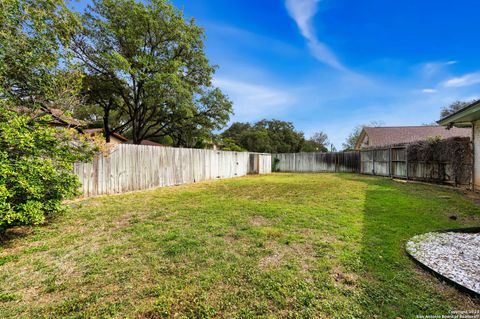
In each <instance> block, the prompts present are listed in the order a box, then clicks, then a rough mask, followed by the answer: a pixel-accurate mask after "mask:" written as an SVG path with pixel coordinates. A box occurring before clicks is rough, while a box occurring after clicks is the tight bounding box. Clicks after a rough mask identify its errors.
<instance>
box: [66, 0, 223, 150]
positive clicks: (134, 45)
mask: <svg viewBox="0 0 480 319" xmlns="http://www.w3.org/2000/svg"><path fill="white" fill-rule="evenodd" d="M83 25H84V28H83V30H82V31H81V32H79V33H78V34H76V35H75V37H74V39H73V43H74V46H73V50H74V51H75V53H76V55H77V57H78V59H79V60H80V61H81V62H82V66H83V68H84V70H85V72H86V73H87V74H88V76H90V77H101V78H102V79H103V80H104V81H106V82H108V83H109V84H110V87H111V89H112V90H110V91H109V92H110V98H113V99H115V100H117V101H118V100H119V99H120V100H121V103H116V107H115V109H116V110H117V111H118V112H119V113H120V117H122V116H123V117H124V118H125V119H126V122H128V123H129V125H128V131H129V133H130V135H131V136H132V139H133V141H134V142H135V143H140V142H141V141H142V140H144V139H149V138H154V139H155V138H157V139H158V138H167V137H168V138H171V139H173V143H174V145H182V146H193V145H196V144H197V142H198V141H199V140H201V139H202V138H203V136H205V135H209V134H210V133H211V131H212V130H213V129H217V128H221V127H223V126H224V125H225V123H226V122H227V121H228V119H229V116H230V114H231V113H232V105H231V102H230V101H229V100H228V98H227V97H226V96H225V95H223V93H222V92H221V91H220V90H218V89H215V88H213V87H212V83H211V82H212V76H213V73H214V71H215V67H214V66H212V65H210V64H209V61H208V59H207V58H206V56H205V53H204V44H203V41H204V38H205V36H204V33H203V29H202V28H200V27H198V26H196V25H195V23H194V21H193V20H190V21H185V20H184V17H183V13H182V12H181V11H180V10H178V9H176V8H174V7H173V6H172V5H171V4H170V3H169V2H168V1H166V0H150V1H146V2H137V1H131V0H97V1H94V4H93V6H91V7H90V8H89V10H88V11H87V13H86V14H85V15H84V16H83ZM88 97H89V98H90V97H91V95H88ZM104 100H105V99H104V97H102V98H101V99H97V100H96V102H97V103H98V104H101V103H103V102H102V101H104ZM103 112H104V114H103V115H104V116H105V115H106V114H108V110H107V109H106V108H105V107H103Z"/></svg>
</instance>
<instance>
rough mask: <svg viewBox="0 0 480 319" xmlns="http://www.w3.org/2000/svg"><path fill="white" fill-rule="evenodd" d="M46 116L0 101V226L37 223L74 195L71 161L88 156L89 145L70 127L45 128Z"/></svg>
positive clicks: (3, 227)
mask: <svg viewBox="0 0 480 319" xmlns="http://www.w3.org/2000/svg"><path fill="white" fill-rule="evenodd" d="M49 120H50V118H49V117H48V116H45V117H42V118H40V119H36V120H32V118H31V117H29V116H25V115H19V114H17V113H16V112H13V111H10V110H8V108H7V107H6V105H5V104H1V105H0V230H1V229H5V228H7V227H9V226H13V225H28V224H33V225H35V224H40V223H42V222H44V221H45V217H46V216H47V215H49V214H53V213H57V212H59V211H62V210H63V209H64V208H63V207H62V201H63V200H64V199H66V198H70V197H72V196H74V195H76V194H77V190H78V187H79V182H78V180H77V178H76V176H75V175H74V174H73V173H72V172H73V164H74V163H75V162H76V161H78V160H88V159H89V157H90V156H91V155H92V154H93V149H92V147H90V146H89V145H88V143H86V141H85V140H83V141H82V139H81V138H78V139H77V138H76V137H75V136H76V133H75V132H74V130H68V129H60V128H52V127H49V126H48V121H49Z"/></svg>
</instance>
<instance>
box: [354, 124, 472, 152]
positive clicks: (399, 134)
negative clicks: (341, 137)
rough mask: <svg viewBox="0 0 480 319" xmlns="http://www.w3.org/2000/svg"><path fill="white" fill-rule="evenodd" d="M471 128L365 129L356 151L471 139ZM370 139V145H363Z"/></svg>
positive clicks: (404, 127)
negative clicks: (433, 141) (424, 142)
mask: <svg viewBox="0 0 480 319" xmlns="http://www.w3.org/2000/svg"><path fill="white" fill-rule="evenodd" d="M471 134H472V131H471V129H469V128H457V127H453V128H451V129H446V128H445V127H443V126H397V127H364V128H363V130H362V132H361V133H360V136H359V138H358V140H357V143H356V145H355V149H357V150H358V149H360V148H362V147H377V146H386V145H395V144H405V143H412V142H416V141H423V140H426V139H428V138H433V137H440V138H442V139H446V138H450V137H471ZM365 138H368V145H362V144H363V141H364V140H365Z"/></svg>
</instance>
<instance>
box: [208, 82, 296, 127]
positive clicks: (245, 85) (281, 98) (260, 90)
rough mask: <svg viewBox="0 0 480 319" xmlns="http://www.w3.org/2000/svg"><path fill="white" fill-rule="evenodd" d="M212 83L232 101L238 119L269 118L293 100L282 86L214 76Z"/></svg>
mask: <svg viewBox="0 0 480 319" xmlns="http://www.w3.org/2000/svg"><path fill="white" fill-rule="evenodd" d="M214 84H215V85H216V86H218V87H220V88H221V89H222V90H223V91H224V92H226V93H227V94H228V96H229V97H230V99H231V100H232V101H233V103H234V110H235V119H236V120H239V121H252V120H258V119H259V118H261V117H268V118H271V117H272V116H275V115H276V114H279V113H280V112H281V111H283V110H285V109H286V108H287V107H288V106H290V105H292V104H293V103H294V102H295V98H294V96H293V95H292V94H290V93H289V92H287V91H286V90H284V89H282V88H276V87H271V86H265V85H262V84H256V83H251V82H243V81H238V80H233V79H230V78H215V79H214Z"/></svg>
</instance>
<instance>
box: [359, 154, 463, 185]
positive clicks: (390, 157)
mask: <svg viewBox="0 0 480 319" xmlns="http://www.w3.org/2000/svg"><path fill="white" fill-rule="evenodd" d="M360 161H361V165H360V167H361V168H360V172H361V173H362V174H368V175H379V176H389V177H395V178H404V179H411V180H419V181H425V182H441V183H455V181H454V180H453V176H454V173H453V172H452V165H451V163H449V162H440V161H436V162H422V161H409V160H408V154H407V145H400V146H392V147H382V148H374V149H366V150H361V151H360ZM463 165H464V169H463V174H462V176H459V177H457V181H456V182H457V183H458V184H463V185H468V184H470V183H471V171H472V165H471V163H464V164H463Z"/></svg>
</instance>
